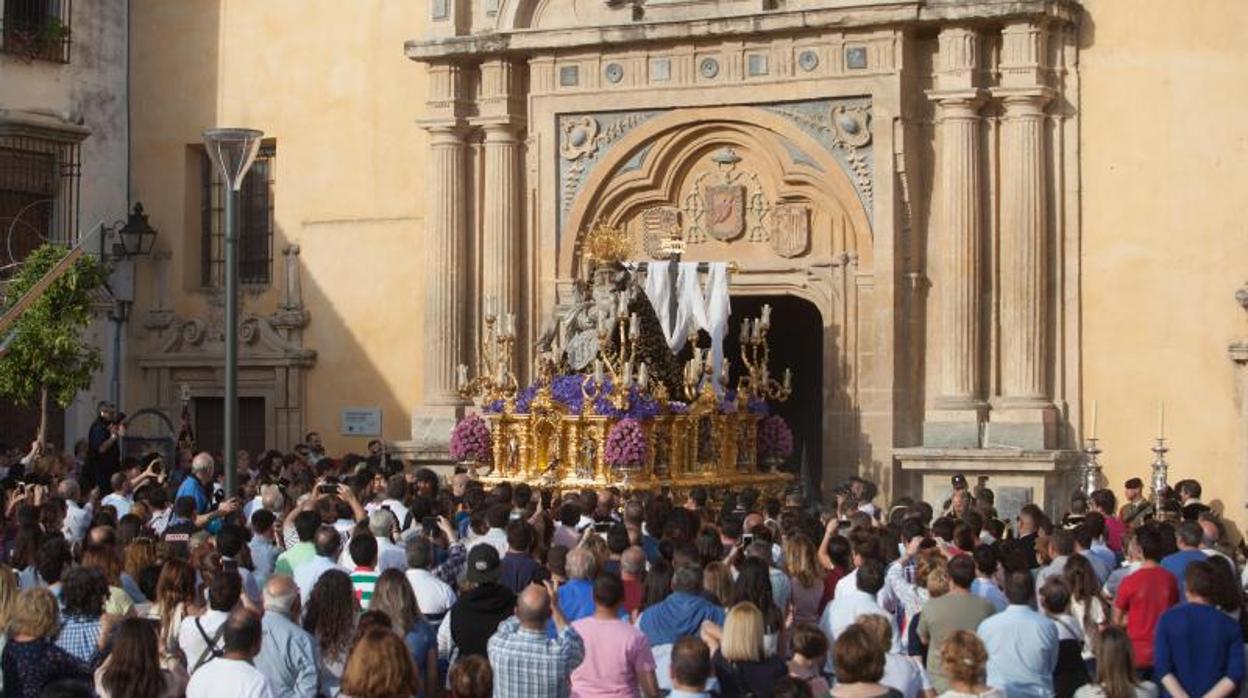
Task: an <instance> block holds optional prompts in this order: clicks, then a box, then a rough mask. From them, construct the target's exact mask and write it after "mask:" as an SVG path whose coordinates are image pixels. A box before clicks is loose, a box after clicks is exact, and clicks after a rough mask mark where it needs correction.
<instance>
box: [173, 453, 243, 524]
mask: <svg viewBox="0 0 1248 698" xmlns="http://www.w3.org/2000/svg"><path fill="white" fill-rule="evenodd" d="M216 470H217V464H216V463H215V462H214V461H213V460H212V456H211V455H210V454H208V453H200V454H199V455H197V456H195V458H193V459H192V460H191V476H190V477H188V478H186V479H185V480H183V481H182V484H181V485H179V486H178V494H177V495H176V496H175V497H174V501H177V500H178V499H181V498H182V497H190V498H192V499H194V500H195V525H196V526H197V527H199V528H207V529H208V532H209V533H211V534H213V535H216V533H217V531H219V530H221V521H220V519H221V518H222V517H224V516H226V515H228V514H231V513H233V512H234V511H235V510H236V509H238V500H237V499H236V498H230V499H227V500H225V501H224V502H222V503H221V505H220V506H219V507H217V508H216V509H213V508H212V482H213V480H214V479H215V478H216Z"/></svg>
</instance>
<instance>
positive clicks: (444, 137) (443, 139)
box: [416, 119, 471, 145]
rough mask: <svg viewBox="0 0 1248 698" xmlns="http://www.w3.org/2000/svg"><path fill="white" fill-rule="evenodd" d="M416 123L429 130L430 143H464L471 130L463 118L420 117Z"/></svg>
mask: <svg viewBox="0 0 1248 698" xmlns="http://www.w3.org/2000/svg"><path fill="white" fill-rule="evenodd" d="M416 124H417V125H418V126H420V127H421V128H423V129H425V130H426V131H428V132H429V145H462V144H463V143H464V142H465V141H466V140H467V138H468V132H469V131H470V130H471V127H470V126H469V124H468V122H467V121H464V120H463V119H418V120H417V121H416Z"/></svg>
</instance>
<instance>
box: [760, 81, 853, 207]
mask: <svg viewBox="0 0 1248 698" xmlns="http://www.w3.org/2000/svg"><path fill="white" fill-rule="evenodd" d="M764 109H767V110H768V111H771V112H773V113H775V114H779V115H780V116H783V117H785V118H786V119H789V120H790V121H792V122H793V123H795V124H797V125H798V126H799V127H801V129H802V130H804V131H806V132H807V133H809V134H810V135H812V136H814V137H815V138H816V139H818V140H819V141H820V142H821V143H823V144H824V146H825V147H827V148H828V150H829V151H830V152H832V153H833V155H834V156H836V158H837V160H838V161H840V162H841V164H842V165H843V166H844V167H845V169H846V171H847V172H848V174H849V175H850V179H851V180H852V181H853V183H854V188H855V189H857V190H858V194H859V196H860V197H861V198H862V203H863V207H864V208H866V210H867V215H868V216H871V215H872V210H871V203H872V199H873V191H872V190H873V186H874V173H873V168H872V155H871V147H870V146H871V140H872V138H871V105H870V103H869V102H865V101H863V100H838V101H837V103H835V104H833V103H830V102H829V101H827V100H823V101H819V102H803V103H789V104H779V105H772V106H767V107H764Z"/></svg>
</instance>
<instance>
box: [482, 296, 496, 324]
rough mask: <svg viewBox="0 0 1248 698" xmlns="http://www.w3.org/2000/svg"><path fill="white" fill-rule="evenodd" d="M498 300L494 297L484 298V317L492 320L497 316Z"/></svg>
mask: <svg viewBox="0 0 1248 698" xmlns="http://www.w3.org/2000/svg"><path fill="white" fill-rule="evenodd" d="M497 311H498V300H497V299H496V298H494V296H486V297H485V316H486V317H487V318H489V319H491V320H493V319H494V318H495V317H496V316H497Z"/></svg>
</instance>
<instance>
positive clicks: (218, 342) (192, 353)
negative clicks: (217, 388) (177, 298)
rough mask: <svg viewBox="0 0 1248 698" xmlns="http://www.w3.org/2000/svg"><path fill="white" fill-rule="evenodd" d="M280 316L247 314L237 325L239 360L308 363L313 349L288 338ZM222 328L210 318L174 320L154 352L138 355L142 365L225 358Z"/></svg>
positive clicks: (303, 364) (256, 362) (202, 361)
mask: <svg viewBox="0 0 1248 698" xmlns="http://www.w3.org/2000/svg"><path fill="white" fill-rule="evenodd" d="M280 322H281V319H280V318H278V319H276V320H275V319H270V318H267V317H261V316H259V315H247V316H245V317H244V318H243V320H242V321H241V322H240V323H239V325H238V348H239V362H240V363H242V364H245V365H246V364H253V365H254V364H284V365H298V366H311V365H312V364H313V363H315V361H316V351H315V350H312V349H305V348H303V347H301V346H299V345H298V344H295V343H293V342H291V341H289V340H287V339H286V338H285V337H284V336H283V334H282V332H281V330H279V329H278V326H277V325H279V324H280ZM224 357H225V329H224V327H222V326H221V325H220V323H218V322H213V321H212V320H211V319H209V318H199V317H196V318H189V319H182V320H179V321H176V322H175V323H174V331H173V332H172V333H170V334H169V336H168V338H167V339H166V340H165V342H164V344H162V345H161V346H160V348H159V349H157V350H156V351H155V352H153V353H150V354H144V355H142V356H140V357H139V364H140V365H141V366H144V367H147V366H156V365H160V364H169V363H173V364H179V365H181V364H203V363H206V362H209V361H213V360H224Z"/></svg>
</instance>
